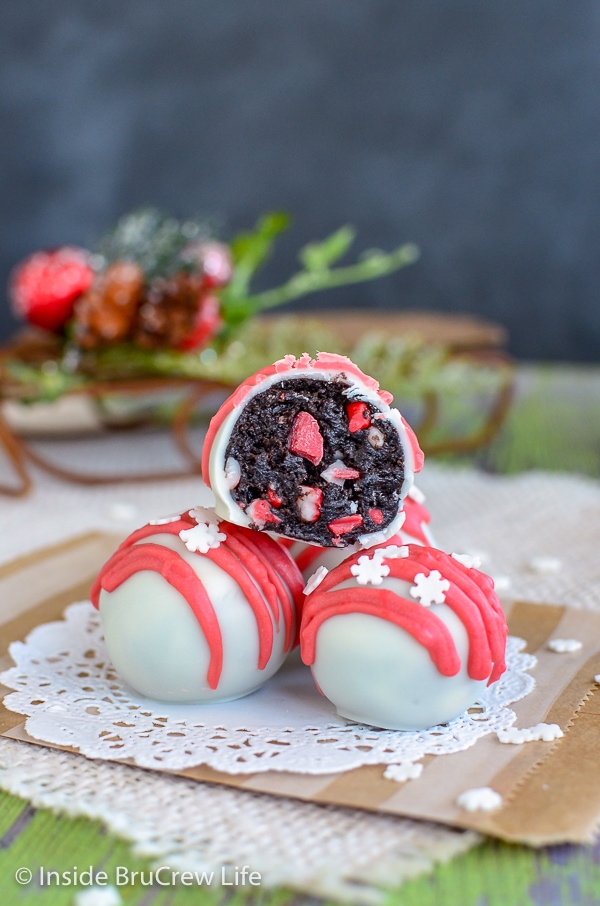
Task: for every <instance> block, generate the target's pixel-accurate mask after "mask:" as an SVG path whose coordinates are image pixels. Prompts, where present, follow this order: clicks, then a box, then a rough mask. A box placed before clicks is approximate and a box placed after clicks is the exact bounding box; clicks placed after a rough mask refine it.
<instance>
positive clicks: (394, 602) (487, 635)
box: [301, 544, 507, 685]
mask: <svg viewBox="0 0 600 906" xmlns="http://www.w3.org/2000/svg"><path fill="white" fill-rule="evenodd" d="M408 552H409V553H408V556H407V557H404V558H399V559H395V558H394V559H388V560H386V559H385V557H384V558H383V559H384V561H385V563H386V565H387V566H389V568H390V572H389V576H390V577H391V578H394V579H404V580H405V581H407V582H410V583H411V584H412V583H413V582H414V581H415V577H416V576H417V575H418V574H419V573H425V575H429V573H430V572H432V571H433V570H434V569H437V570H439V572H440V573H441V574H442V576H443V577H444V578H445V579H448V580H449V582H450V588H449V589H448V591H447V592H446V595H445V598H446V604H447V605H448V607H449V608H450V609H451V610H452V611H454V613H455V614H456V616H457V617H458V618H459V619H460V620H461V622H462V623H463V625H464V627H465V630H466V632H467V635H468V638H469V657H468V663H467V671H468V674H469V677H470V678H471V679H472V680H485V679H487V680H488V685H489V684H490V683H493V682H495V681H496V680H497V679H499V678H500V676H502V674H503V673H504V671H505V670H506V664H505V660H504V657H505V648H506V634H507V627H506V619H505V617H504V613H503V611H502V607H501V605H500V602H499V600H498V598H497V596H496V594H495V592H494V590H493V583H492V581H491V580H490V579H489V577H488V576H485V575H484V574H483V573H480V572H478V571H477V570H476V569H469V568H468V567H466V566H463V564H461V563H459V562H458V561H457V560H454V559H453V558H452V557H449V556H448V554H445V553H443V552H442V551H439V550H436V549H434V548H425V547H421V546H419V545H416V544H410V545H408ZM361 556H365V553H364V552H360V553H356V554H354V555H353V556H351V557H349V558H348V559H347V560H345V561H344V562H343V563H342V564H340V566H338V567H336V569H334V570H332V571H331V572H330V573H329V574H328V575H327V576H325V578H324V579H323V581H322V582H321V584H320V585H319V586H318V588H317V589H316V591H314V592H313V593H312V594H311V595H308V597H307V598H306V600H305V604H304V612H303V622H302V633H301V651H302V660H303V661H304V663H305V664H308V665H311V664H313V663H314V660H315V646H316V637H317V632H318V629H319V627H320V626H321V624H322V623H323V622H324V621H325V620H327V619H328V618H329V617H332V616H338V615H340V614H347V613H365V614H372V615H373V616H379V617H380V618H381V619H383V620H388V621H389V622H390V623H394V624H395V625H397V626H400V627H401V628H402V629H405V630H406V631H407V632H409V633H410V634H411V635H412V636H413V637H414V638H415V639H416V640H417V641H418V642H419V643H420V644H421V645H423V646H424V647H425V648H426V649H427V651H428V652H429V655H430V657H431V659H432V661H433V662H434V664H435V665H436V667H437V669H438V670H439V672H440V673H441V674H442V675H443V676H455V675H456V674H457V673H458V671H459V670H460V659H459V657H458V653H457V651H456V646H455V644H454V642H453V640H452V637H451V635H450V633H449V630H448V628H447V626H446V625H445V623H443V622H442V620H440V619H439V618H438V617H436V616H435V614H434V613H432V612H431V611H430V610H429V609H428V608H427V607H423V606H422V605H421V604H418V603H417V602H416V601H413V600H409V599H408V598H402V597H401V596H400V595H397V594H395V593H394V592H391V591H389V590H387V589H385V588H372V589H371V588H365V587H361V586H355V587H352V588H345V589H343V590H342V591H338V590H337V586H339V585H340V584H341V583H342V582H345V581H347V580H348V579H352V573H351V569H350V568H351V566H353V565H354V564H356V563H358V559H359V557H361ZM367 556H368V552H367Z"/></svg>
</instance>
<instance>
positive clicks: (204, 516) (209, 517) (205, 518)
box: [188, 506, 221, 525]
mask: <svg viewBox="0 0 600 906" xmlns="http://www.w3.org/2000/svg"><path fill="white" fill-rule="evenodd" d="M188 516H191V517H192V519H194V520H195V521H196V522H198V523H200V522H207V523H208V524H209V525H218V524H219V522H220V521H221V520H220V519H219V517H218V516H217V514H216V513H215V511H214V510H212V509H209V508H208V507H205V506H195V507H193V509H191V510H188Z"/></svg>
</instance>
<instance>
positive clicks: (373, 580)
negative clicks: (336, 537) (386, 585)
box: [350, 551, 390, 585]
mask: <svg viewBox="0 0 600 906" xmlns="http://www.w3.org/2000/svg"><path fill="white" fill-rule="evenodd" d="M350 572H351V573H352V575H353V576H354V577H355V578H356V581H357V582H358V584H359V585H368V584H369V583H370V584H371V585H381V583H382V582H383V580H384V579H385V577H386V576H389V574H390V568H389V566H386V564H385V563H384V562H383V559H382V558H381V557H379V556H377V551H375V553H374V554H373V556H372V557H369V556H368V555H367V554H365V555H364V556H363V557H359V558H358V563H354V564H353V565H352V566H351V567H350Z"/></svg>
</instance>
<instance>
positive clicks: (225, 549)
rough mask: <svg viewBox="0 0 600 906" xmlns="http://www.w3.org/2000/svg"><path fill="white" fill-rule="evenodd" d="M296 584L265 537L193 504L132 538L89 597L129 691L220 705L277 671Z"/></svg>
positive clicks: (292, 569)
mask: <svg viewBox="0 0 600 906" xmlns="http://www.w3.org/2000/svg"><path fill="white" fill-rule="evenodd" d="M302 585H303V583H302V577H301V575H300V573H299V571H298V569H297V567H296V565H295V563H294V562H293V561H292V558H291V557H290V556H289V555H288V553H287V552H286V551H285V550H283V549H282V548H281V546H280V545H278V544H277V543H276V542H274V541H273V540H272V539H271V538H269V537H268V536H267V535H265V534H264V533H263V534H261V535H258V534H257V533H255V532H251V531H249V530H247V529H244V528H240V527H239V526H234V525H230V524H229V523H226V522H220V521H219V520H218V519H217V517H216V516H215V514H214V513H213V512H212V511H209V510H204V509H202V508H199V507H198V508H196V509H194V510H190V511H189V512H188V513H184V514H182V515H181V516H180V517H178V518H177V520H176V521H171V522H168V523H165V524H162V525H147V526H145V527H143V528H141V529H139V530H138V531H136V532H134V533H133V534H132V535H130V536H129V538H127V540H126V541H125V542H123V544H122V545H121V547H120V548H119V549H118V550H117V551H116V553H115V554H114V555H113V556H112V557H111V559H110V560H109V561H108V563H107V564H106V565H105V566H104V568H103V569H102V571H101V573H100V575H99V576H98V579H97V580H96V583H95V585H94V588H93V589H92V602H93V603H94V604H95V605H96V606H97V607H99V610H100V615H101V618H102V625H103V630H104V636H105V639H106V645H107V649H108V653H109V655H110V658H111V661H112V663H113V664H114V666H115V668H116V670H117V672H118V673H119V674H120V675H121V676H122V678H123V679H124V680H125V681H126V682H127V683H128V684H129V685H130V686H131V687H132V688H133V689H135V690H136V691H137V692H139V693H141V694H142V695H145V696H147V697H148V698H153V699H158V700H160V701H171V702H217V701H228V700H230V699H234V698H240V697H241V696H243V695H247V694H248V693H250V692H253V691H254V690H255V689H257V688H259V686H261V685H262V684H263V683H264V682H265V681H266V680H268V679H269V677H271V676H273V674H274V673H275V672H276V671H277V670H278V669H279V667H280V666H281V664H282V663H283V661H284V660H285V657H286V655H287V653H288V652H289V650H290V648H291V647H292V645H293V644H294V642H295V633H296V626H297V621H298V609H297V608H298V604H299V603H300V601H301V596H302Z"/></svg>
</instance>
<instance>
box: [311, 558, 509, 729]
mask: <svg viewBox="0 0 600 906" xmlns="http://www.w3.org/2000/svg"><path fill="white" fill-rule="evenodd" d="M506 633H507V629H506V621H505V618H504V614H503V613H502V609H501V607H500V603H499V601H498V598H497V597H496V595H495V593H494V591H493V583H492V580H491V579H489V578H488V577H487V576H485V575H483V573H480V572H478V571H477V570H475V569H469V568H468V567H466V566H464V565H463V564H461V563H459V562H458V561H456V560H453V559H452V558H451V557H449V556H448V555H447V554H444V553H443V552H442V551H439V550H436V549H434V548H425V547H420V546H417V545H408V546H402V547H398V546H396V545H388V546H387V547H382V548H374V549H371V550H369V551H367V552H365V553H362V554H361V553H356V554H354V555H353V556H351V557H349V558H348V559H347V560H346V561H344V563H343V564H341V566H338V567H336V569H334V570H333V571H332V572H331V573H329V574H328V575H327V576H326V577H325V578H324V579H323V580H322V581H321V582H320V583H319V584H318V585H317V587H316V588H315V590H314V591H313V592H312V593H311V594H309V595H308V596H307V597H306V599H305V604H304V610H303V617H302V628H301V634H300V644H301V652H302V659H303V661H304V662H305V663H306V664H308V665H310V666H311V668H312V671H313V676H314V678H315V682H316V683H317V686H318V688H319V690H320V691H321V692H322V693H323V695H325V696H326V697H327V698H328V699H329V700H330V701H331V702H333V704H334V705H335V706H336V709H337V711H338V713H339V714H340V715H341V716H343V717H348V718H350V719H352V720H355V721H358V722H360V723H365V724H370V725H372V726H375V727H382V728H386V729H393V730H423V729H426V728H427V727H432V726H437V725H438V724H441V723H446V722H447V721H449V720H452V719H453V718H455V717H457V716H458V715H459V714H461V713H462V712H463V711H465V710H467V709H468V708H469V707H471V706H472V705H473V704H474V702H475V701H476V700H477V697H478V695H479V694H480V692H481V691H482V690H483V689H484V688H485V686H486V685H488V684H489V683H492V682H494V681H495V680H497V679H498V678H499V677H500V676H501V675H502V673H503V672H504V670H505V663H504V654H505V648H506Z"/></svg>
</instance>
